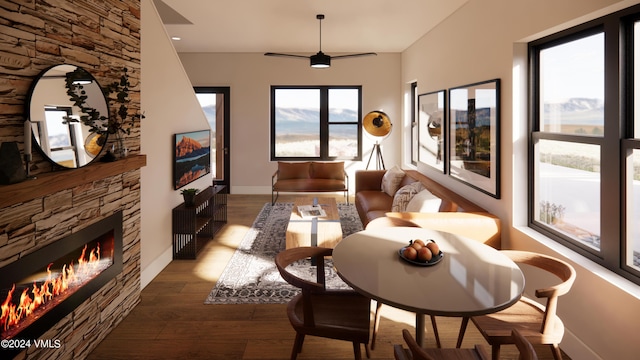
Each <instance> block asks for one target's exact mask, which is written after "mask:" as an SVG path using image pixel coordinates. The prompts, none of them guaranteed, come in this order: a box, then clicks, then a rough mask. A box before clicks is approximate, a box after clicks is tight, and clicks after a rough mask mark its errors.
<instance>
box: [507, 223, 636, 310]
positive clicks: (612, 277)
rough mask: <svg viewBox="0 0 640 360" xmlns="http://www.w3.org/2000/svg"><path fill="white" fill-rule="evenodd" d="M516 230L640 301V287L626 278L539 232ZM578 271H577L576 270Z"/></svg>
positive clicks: (515, 227) (525, 228)
mask: <svg viewBox="0 0 640 360" xmlns="http://www.w3.org/2000/svg"><path fill="white" fill-rule="evenodd" d="M514 229H515V230H516V231H518V232H520V233H521V234H522V235H524V236H526V237H528V238H530V239H532V240H533V241H535V242H537V243H539V244H540V245H542V246H544V247H545V248H548V249H549V250H551V251H553V252H555V253H557V254H559V255H561V256H563V257H565V258H566V259H567V260H569V261H570V262H572V263H573V264H574V266H575V265H577V266H580V267H582V268H584V269H585V270H586V271H588V272H590V273H592V274H594V275H596V276H598V277H599V278H601V279H602V280H604V281H606V282H608V283H610V284H611V285H613V286H615V287H617V288H619V289H620V290H622V291H624V292H626V293H627V294H629V295H630V296H633V297H635V298H636V299H638V300H640V286H638V285H636V284H635V283H633V282H631V281H629V280H627V279H625V278H624V277H622V276H620V275H618V274H616V273H614V272H612V271H610V270H608V269H606V268H604V267H602V266H601V265H599V264H596V263H594V262H593V261H591V260H589V259H587V258H585V257H584V256H582V255H580V254H578V253H576V252H575V251H573V250H571V249H569V248H566V247H564V246H562V245H560V244H558V243H557V242H555V241H553V240H551V239H549V238H548V237H546V236H544V235H542V234H540V233H539V232H537V231H535V230H533V229H531V228H529V227H525V226H514ZM576 270H577V269H576Z"/></svg>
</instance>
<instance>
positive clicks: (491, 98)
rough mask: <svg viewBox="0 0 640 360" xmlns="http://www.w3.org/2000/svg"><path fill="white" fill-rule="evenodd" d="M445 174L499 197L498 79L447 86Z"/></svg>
mask: <svg viewBox="0 0 640 360" xmlns="http://www.w3.org/2000/svg"><path fill="white" fill-rule="evenodd" d="M449 116H450V118H449V119H450V120H449V123H450V126H449V129H450V135H449V152H448V154H449V164H448V165H449V175H450V176H452V177H454V178H456V179H458V180H460V181H462V182H464V183H466V184H468V185H469V186H472V187H474V188H476V189H478V190H480V191H483V192H485V193H487V194H489V195H491V196H493V197H494V198H496V199H499V198H500V161H499V160H500V127H499V126H500V79H493V80H488V81H484V82H480V83H475V84H470V85H465V86H460V87H456V88H451V89H449Z"/></svg>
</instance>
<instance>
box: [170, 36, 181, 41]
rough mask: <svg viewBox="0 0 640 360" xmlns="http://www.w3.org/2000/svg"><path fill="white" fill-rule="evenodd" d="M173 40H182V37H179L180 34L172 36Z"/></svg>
mask: <svg viewBox="0 0 640 360" xmlns="http://www.w3.org/2000/svg"><path fill="white" fill-rule="evenodd" d="M171 40H175V41H180V40H182V38H181V37H179V36H172V37H171Z"/></svg>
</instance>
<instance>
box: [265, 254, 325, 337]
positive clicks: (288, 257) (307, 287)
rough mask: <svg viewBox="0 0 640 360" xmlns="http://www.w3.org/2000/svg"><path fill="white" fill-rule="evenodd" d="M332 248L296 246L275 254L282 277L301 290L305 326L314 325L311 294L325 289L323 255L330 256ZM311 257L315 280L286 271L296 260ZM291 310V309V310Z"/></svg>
mask: <svg viewBox="0 0 640 360" xmlns="http://www.w3.org/2000/svg"><path fill="white" fill-rule="evenodd" d="M332 253H333V249H330V248H323V247H310V246H303V247H296V248H291V249H287V250H283V251H281V252H279V253H278V255H276V259H275V262H276V267H277V268H278V271H279V272H280V275H281V276H282V278H283V279H284V280H285V281H286V282H288V283H289V284H291V285H293V286H295V287H298V288H300V289H301V290H302V304H303V313H304V324H305V326H309V327H313V326H315V318H314V315H313V314H314V311H313V302H312V300H311V297H312V295H313V294H317V293H322V292H325V291H326V282H325V273H324V257H325V256H331V254H332ZM308 258H312V259H315V261H316V269H317V271H316V282H313V281H310V280H307V279H303V278H301V277H299V276H296V275H294V274H292V273H291V272H289V271H287V266H288V265H291V264H293V263H294V262H296V261H299V260H303V259H308ZM291 311H293V310H291Z"/></svg>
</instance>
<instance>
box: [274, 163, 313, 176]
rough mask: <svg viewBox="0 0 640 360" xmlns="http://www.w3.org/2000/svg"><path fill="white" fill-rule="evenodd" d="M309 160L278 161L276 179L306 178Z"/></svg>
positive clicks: (309, 165)
mask: <svg viewBox="0 0 640 360" xmlns="http://www.w3.org/2000/svg"><path fill="white" fill-rule="evenodd" d="M310 167H311V162H309V161H304V162H282V161H279V162H278V181H280V180H288V179H308V178H309V170H310Z"/></svg>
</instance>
